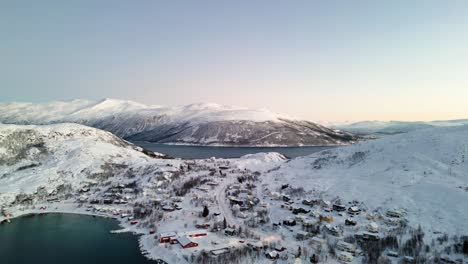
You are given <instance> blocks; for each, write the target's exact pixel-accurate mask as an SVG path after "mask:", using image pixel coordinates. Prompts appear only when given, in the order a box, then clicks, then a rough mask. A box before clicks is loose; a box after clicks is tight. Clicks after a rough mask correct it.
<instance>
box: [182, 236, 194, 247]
mask: <svg viewBox="0 0 468 264" xmlns="http://www.w3.org/2000/svg"><path fill="white" fill-rule="evenodd" d="M177 242H179V244H180V245H181V246H182V248H193V247H198V243H195V242H193V241H192V240H190V239H189V238H188V237H186V236H183V237H179V238H177Z"/></svg>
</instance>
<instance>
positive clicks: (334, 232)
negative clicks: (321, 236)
mask: <svg viewBox="0 0 468 264" xmlns="http://www.w3.org/2000/svg"><path fill="white" fill-rule="evenodd" d="M325 227H326V228H327V230H328V232H329V233H330V234H331V235H333V236H336V237H340V236H341V234H342V233H343V232H342V231H341V229H340V228H338V227H337V226H333V227H332V226H330V225H326V226H325Z"/></svg>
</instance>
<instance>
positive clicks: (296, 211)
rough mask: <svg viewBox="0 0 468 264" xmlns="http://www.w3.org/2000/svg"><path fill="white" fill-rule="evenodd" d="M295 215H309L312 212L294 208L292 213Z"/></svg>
mask: <svg viewBox="0 0 468 264" xmlns="http://www.w3.org/2000/svg"><path fill="white" fill-rule="evenodd" d="M292 213H293V214H296V215H297V214H308V213H310V210H306V209H304V208H294V209H293V211H292Z"/></svg>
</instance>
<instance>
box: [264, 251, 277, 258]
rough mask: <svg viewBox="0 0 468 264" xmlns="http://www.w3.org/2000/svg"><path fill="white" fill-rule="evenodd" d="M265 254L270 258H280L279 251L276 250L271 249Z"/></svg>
mask: <svg viewBox="0 0 468 264" xmlns="http://www.w3.org/2000/svg"><path fill="white" fill-rule="evenodd" d="M265 256H266V257H267V258H268V259H278V258H279V253H278V252H277V251H276V250H273V251H270V252H268V253H266V254H265Z"/></svg>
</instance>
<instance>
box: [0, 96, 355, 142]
mask: <svg viewBox="0 0 468 264" xmlns="http://www.w3.org/2000/svg"><path fill="white" fill-rule="evenodd" d="M0 122H3V123H7V124H50V123H62V122H74V123H80V124H85V125H88V126H92V127H95V128H99V129H103V130H107V131H110V132H112V133H114V134H115V135H117V136H119V137H122V138H126V139H130V140H141V141H150V142H161V143H180V144H197V145H241V146H252V145H256V146H274V145H283V146H288V145H294V146H298V145H341V144H349V143H353V142H354V141H356V140H357V138H356V137H355V136H353V135H352V134H350V133H346V132H343V131H338V130H334V129H330V128H327V127H325V126H322V125H319V124H316V123H312V122H308V121H300V120H295V119H293V118H290V117H287V116H285V115H280V114H277V113H273V112H270V111H268V110H265V109H260V110H256V109H248V108H241V107H232V106H222V105H217V104H191V105H185V106H176V107H161V106H145V105H142V104H139V103H135V102H130V101H121V100H113V99H105V100H103V101H100V102H91V101H84V100H74V101H69V102H52V103H43V104H31V103H7V104H0Z"/></svg>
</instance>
